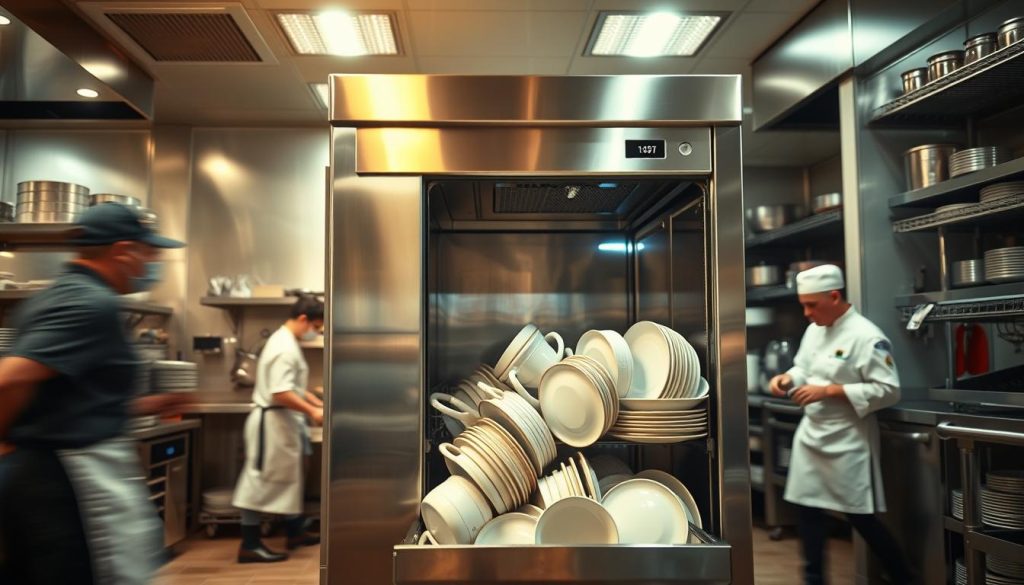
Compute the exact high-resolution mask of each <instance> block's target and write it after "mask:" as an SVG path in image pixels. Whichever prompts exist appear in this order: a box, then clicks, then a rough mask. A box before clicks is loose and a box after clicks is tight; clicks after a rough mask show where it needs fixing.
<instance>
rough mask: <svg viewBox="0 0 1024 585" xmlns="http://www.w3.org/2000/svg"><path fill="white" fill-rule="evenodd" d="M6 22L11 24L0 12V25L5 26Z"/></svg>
mask: <svg viewBox="0 0 1024 585" xmlns="http://www.w3.org/2000/svg"><path fill="white" fill-rule="evenodd" d="M8 24H11V19H10V18H7V17H6V16H4V15H2V14H0V26H7V25H8Z"/></svg>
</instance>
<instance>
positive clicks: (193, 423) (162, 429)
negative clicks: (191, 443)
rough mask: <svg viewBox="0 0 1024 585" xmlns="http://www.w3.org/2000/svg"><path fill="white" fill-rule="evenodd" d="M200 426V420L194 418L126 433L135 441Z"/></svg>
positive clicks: (201, 424)
mask: <svg viewBox="0 0 1024 585" xmlns="http://www.w3.org/2000/svg"><path fill="white" fill-rule="evenodd" d="M201 426H203V423H202V421H200V420H196V419H190V420H183V421H178V422H168V423H163V422H162V423H159V424H157V425H156V426H152V427H149V428H145V429H137V430H133V431H130V432H129V433H128V435H129V436H130V437H131V438H133V439H135V440H137V441H143V440H146V439H152V438H154V437H162V436H164V435H172V434H174V433H180V432H182V431H189V430H192V429H197V428H199V427H201Z"/></svg>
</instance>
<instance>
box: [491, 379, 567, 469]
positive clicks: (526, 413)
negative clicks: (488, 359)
mask: <svg viewBox="0 0 1024 585" xmlns="http://www.w3.org/2000/svg"><path fill="white" fill-rule="evenodd" d="M504 399H505V400H507V401H508V403H509V405H510V406H511V407H512V409H513V410H515V411H517V412H518V413H519V415H520V419H521V420H526V421H528V424H529V426H530V429H531V432H532V434H533V437H534V440H535V441H536V442H537V443H538V444H540V445H541V451H540V455H541V457H542V458H543V459H544V465H543V466H542V467H547V466H548V464H549V463H551V462H552V461H554V460H555V457H557V456H558V447H557V446H556V445H555V438H554V437H553V436H552V435H551V429H549V428H548V425H547V423H545V422H544V419H543V418H542V417H541V415H540V413H539V412H537V410H536V409H534V408H533V407H532V406H530V404H529V403H528V402H526V400H524V399H523V397H522V396H519V395H518V394H516V393H515V392H508V393H506V394H505V395H504ZM542 471H543V470H542ZM538 475H539V473H538Z"/></svg>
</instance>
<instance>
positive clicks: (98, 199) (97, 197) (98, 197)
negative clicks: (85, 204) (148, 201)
mask: <svg viewBox="0 0 1024 585" xmlns="http://www.w3.org/2000/svg"><path fill="white" fill-rule="evenodd" d="M101 203H120V204H121V205H127V206H128V207H142V201H140V200H139V199H138V198H136V197H132V196H131V195H118V194H116V193H94V194H92V195H90V196H89V205H90V206H94V205H99V204H101Z"/></svg>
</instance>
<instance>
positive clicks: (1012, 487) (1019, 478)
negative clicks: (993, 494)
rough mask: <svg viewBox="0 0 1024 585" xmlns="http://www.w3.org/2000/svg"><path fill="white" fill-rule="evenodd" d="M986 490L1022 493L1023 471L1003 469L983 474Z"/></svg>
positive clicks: (1023, 488)
mask: <svg viewBox="0 0 1024 585" xmlns="http://www.w3.org/2000/svg"><path fill="white" fill-rule="evenodd" d="M985 484H986V485H987V486H988V489H990V490H995V491H998V492H1006V493H1011V494H1014V493H1021V492H1024V470H1020V469H1005V470H1001V471H990V472H988V473H986V474H985Z"/></svg>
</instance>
